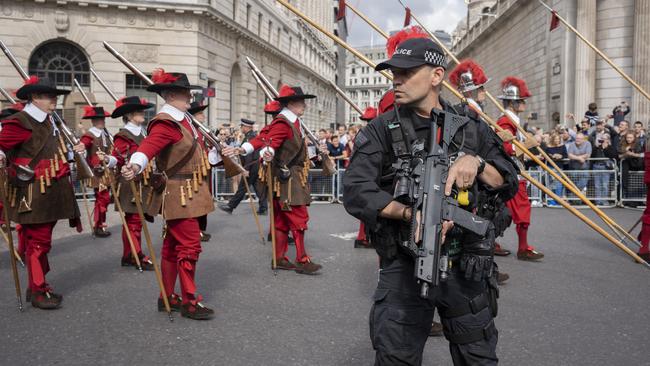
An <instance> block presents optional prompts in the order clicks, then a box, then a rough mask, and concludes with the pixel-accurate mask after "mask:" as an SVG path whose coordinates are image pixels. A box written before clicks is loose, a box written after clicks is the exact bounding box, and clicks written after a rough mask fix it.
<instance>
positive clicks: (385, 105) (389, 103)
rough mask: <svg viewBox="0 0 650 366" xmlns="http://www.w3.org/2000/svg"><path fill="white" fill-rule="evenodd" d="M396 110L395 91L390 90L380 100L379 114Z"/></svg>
mask: <svg viewBox="0 0 650 366" xmlns="http://www.w3.org/2000/svg"><path fill="white" fill-rule="evenodd" d="M393 108H395V90H393V89H390V90H389V91H387V92H386V93H384V95H383V96H382V97H381V99H379V105H378V106H377V113H378V114H382V113H386V112H388V111H390V110H392V109H393Z"/></svg>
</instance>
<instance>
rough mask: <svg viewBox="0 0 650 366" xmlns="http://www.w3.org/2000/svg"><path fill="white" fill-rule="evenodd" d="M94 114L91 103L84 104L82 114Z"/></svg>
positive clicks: (88, 115)
mask: <svg viewBox="0 0 650 366" xmlns="http://www.w3.org/2000/svg"><path fill="white" fill-rule="evenodd" d="M94 115H95V107H93V106H91V105H86V106H84V116H86V117H90V116H94Z"/></svg>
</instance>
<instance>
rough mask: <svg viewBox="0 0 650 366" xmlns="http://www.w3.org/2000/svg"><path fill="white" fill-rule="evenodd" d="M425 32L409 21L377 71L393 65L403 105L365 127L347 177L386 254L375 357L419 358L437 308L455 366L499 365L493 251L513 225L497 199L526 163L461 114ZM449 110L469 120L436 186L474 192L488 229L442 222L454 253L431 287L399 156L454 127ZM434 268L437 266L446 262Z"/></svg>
mask: <svg viewBox="0 0 650 366" xmlns="http://www.w3.org/2000/svg"><path fill="white" fill-rule="evenodd" d="M426 37H427V36H426V34H424V33H423V32H421V31H420V30H413V29H408V30H405V31H402V32H400V33H398V34H396V35H394V36H393V37H392V38H393V39H392V40H389V42H388V43H389V44H394V45H397V46H394V47H396V48H397V49H396V50H394V52H391V51H392V50H388V51H389V52H388V54H389V57H391V58H390V59H389V60H388V61H386V62H383V63H381V64H379V65H378V66H377V68H376V70H377V71H380V70H384V69H390V70H391V71H392V73H393V77H394V80H393V84H394V89H395V104H396V105H395V109H394V110H393V111H390V112H387V113H384V114H382V115H380V116H378V117H377V118H375V119H374V120H373V121H372V122H370V123H369V124H368V126H367V127H365V128H364V129H363V130H362V131H361V132H360V133H359V134H358V135H357V138H356V142H355V152H354V154H353V156H352V159H351V162H350V165H349V167H348V169H347V171H346V174H345V177H344V180H343V187H344V204H345V208H346V210H347V211H348V212H349V213H350V214H352V215H353V216H355V217H356V218H358V219H360V220H362V221H364V222H365V223H366V224H367V225H368V227H369V229H370V232H371V240H372V242H373V243H374V245H375V249H376V250H377V253H378V254H379V256H380V272H379V282H378V285H377V289H376V291H375V294H374V304H373V306H372V309H371V311H370V337H371V341H372V344H373V348H374V349H375V351H376V358H375V365H420V364H421V363H422V351H423V349H424V345H425V343H426V340H427V336H428V334H429V331H430V330H431V322H432V318H433V313H434V308H438V311H439V313H440V316H441V320H442V323H443V330H444V334H445V337H446V338H447V339H448V341H449V342H450V351H451V357H452V359H453V361H454V364H455V365H479V364H480V365H495V364H497V362H498V359H497V356H496V344H497V338H498V336H497V330H496V328H495V325H494V320H493V318H494V316H496V310H497V309H496V296H497V286H496V279H495V277H496V269H495V266H494V264H493V261H492V259H493V251H494V236H495V234H498V232H499V231H500V230H503V229H504V228H503V226H504V224H503V223H500V221H501V220H499V217H500V216H501V214H500V213H499V212H494V211H495V210H493V209H492V207H495V206H494V205H493V202H492V201H493V200H494V199H496V198H497V197H498V198H501V199H506V200H507V199H509V198H511V197H513V196H514V194H515V193H516V190H517V171H516V167H515V165H514V164H513V163H512V161H511V160H510V159H509V157H508V156H507V155H506V153H505V152H504V150H503V148H502V146H501V143H500V140H499V138H498V137H497V135H496V134H495V133H494V132H493V131H492V130H491V129H490V128H489V127H488V126H487V125H486V124H485V123H483V122H480V121H477V120H475V119H470V118H468V117H461V116H456V114H457V112H456V110H454V109H453V107H451V105H450V104H448V103H447V102H446V101H444V100H443V99H441V98H440V92H441V86H442V82H443V80H444V77H445V70H446V66H447V65H446V60H445V57H444V54H443V51H442V50H441V49H440V47H438V46H437V45H436V44H435V43H434V42H433V41H431V40H430V39H428V38H426ZM391 41H392V42H391ZM445 115H446V116H447V117H450V116H451V117H453V119H454V120H455V121H458V120H462V121H464V122H463V123H461V124H460V127H458V128H457V130H456V131H455V133H453V134H451V136H452V137H453V138H452V139H450V142H449V144H448V146H443V145H445V144H441V145H437V146H441V147H444V148H445V149H446V150H447V154H448V156H449V161H450V163H449V164H450V166H449V168H448V171H446V173H447V179H446V183H445V185H444V186H440V185H439V184H437V185H436V183H433V184H431V186H434V185H435V186H436V189H442V190H444V194H445V195H446V196H451V195H452V193H453V192H463V191H468V192H470V194H469V197H470V200H469V201H472V203H470V207H471V210H472V211H473V212H475V213H476V215H478V216H480V218H484V219H487V220H483V221H484V222H485V221H487V222H489V225H487V230H484V233H485V234H484V235H477V234H474V233H473V232H470V231H468V230H464V229H461V228H459V225H458V221H457V222H456V225H454V223H453V222H452V221H445V222H441V225H440V226H437V225H436V227H440V228H441V230H440V231H439V232H436V233H435V235H437V238H439V242H440V243H443V244H442V246H441V248H442V251H444V252H445V257H444V258H441V259H440V263H444V264H445V267H447V268H448V269H447V270H446V271H445V272H444V275H441V276H440V278H441V279H440V281H439V282H438V283H437V284H436V283H432V284H430V285H431V287H430V289H429V291H423V289H425V288H426V287H427V286H428V285H427V284H423V283H422V282H423V281H419V282H418V281H416V279H415V276H414V274H416V267H418V269H420V268H421V267H419V265H420V264H419V263H420V259H421V258H419V257H418V256H419V255H422V253H420V254H419V255H418V254H415V255H414V252H415V253H418V251H417V248H416V249H415V250H414V248H413V247H412V246H409V245H406V244H405V243H410V242H413V239H412V238H413V234H412V233H413V229H412V227H413V222H417V221H416V220H417V218H419V217H421V216H423V215H424V214H425V213H426V212H422V211H418V210H417V209H416V210H415V211H416V212H413V211H414V210H413V209H412V207H417V206H411V205H409V204H408V203H407V204H405V203H404V202H403V201H402V200H400V199H395V198H394V196H397V194H395V193H396V189H395V186H396V185H399V184H397V183H398V181H399V180H400V177H403V176H404V172H402V171H400V168H399V164H396V163H398V162H399V161H403V160H404V159H408V158H409V157H408V155H410V154H412V151H413V152H414V151H415V150H416V149H415V148H414V146H416V145H420V146H422V145H423V146H429V141H430V140H431V139H432V138H431V137H430V132H431V128H432V126H433V125H432V123H438V125H437V126H439V127H441V128H438V129H437V130H438V131H445V128H446V127H445V126H444V125H442V124H441V122H442V120H444V124H445V125H446V124H447V123H448V121H450V119H449V118H442V116H445ZM432 121H433V122H432ZM449 123H451V122H449ZM445 133H446V132H445ZM445 133H441V135H445ZM441 135H438V141H440V137H441ZM434 138H435V137H434ZM422 141H424V143H422ZM433 145H434V144H432V146H433ZM437 151H438V149H436V152H437ZM420 156H421V155H420ZM406 165H407V166H408V165H409V164H406ZM441 183H442V182H441ZM438 186H440V188H438ZM424 188H425V189H426V188H427V187H424ZM432 191H433V189H432ZM447 198H448V197H447ZM459 201H460V200H459ZM429 210H432V208H429ZM461 210H462V209H461ZM463 212H465V214H470V213H469V212H467V211H463ZM414 215H415V216H414ZM414 217H415V218H416V220H414ZM473 217H474V216H473ZM478 221H480V220H478ZM424 222H427V221H424ZM505 226H507V225H505ZM418 227H419V226H418ZM424 229H425V230H426V229H427V228H426V226H425V227H424ZM415 242H418V239H417V237H416V239H415ZM422 242H424V241H422ZM416 257H418V258H417V259H415V258H416ZM441 268H442V266H441ZM433 271H434V272H435V273H438V269H437V268H435V269H433ZM425 282H426V281H425Z"/></svg>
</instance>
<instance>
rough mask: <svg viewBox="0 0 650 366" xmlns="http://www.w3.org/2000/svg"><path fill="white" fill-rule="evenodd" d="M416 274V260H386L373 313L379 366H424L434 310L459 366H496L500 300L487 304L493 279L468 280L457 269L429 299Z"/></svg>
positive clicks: (371, 325) (376, 359) (454, 361)
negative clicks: (422, 290)
mask: <svg viewBox="0 0 650 366" xmlns="http://www.w3.org/2000/svg"><path fill="white" fill-rule="evenodd" d="M413 274H414V261H413V260H412V259H410V258H403V257H398V258H397V259H394V260H392V261H382V268H381V270H380V275H379V283H378V285H377V290H376V291H375V294H374V304H373V306H372V309H371V310H370V339H371V341H372V345H373V348H374V349H375V351H376V355H375V365H376V366H387V365H391V366H396V365H421V364H422V352H423V350H424V345H425V344H426V341H427V338H428V335H429V331H430V330H431V324H432V321H433V313H434V309H435V308H437V309H438V312H439V314H440V319H441V321H442V325H443V330H444V334H445V338H447V340H448V341H449V351H450V352H451V358H452V360H453V363H454V365H456V366H461V365H462V366H464V365H496V364H497V363H498V358H497V356H496V346H497V339H498V332H497V330H496V328H495V326H494V320H493V310H496V309H495V308H496V299H495V298H493V301H490V300H489V299H488V297H489V295H488V288H489V285H488V280H487V279H484V280H481V281H472V280H467V279H465V278H464V276H463V275H462V273H460V272H459V271H457V270H452V271H450V274H449V277H448V278H447V280H446V281H444V282H441V283H440V285H439V286H438V287H435V288H431V289H430V291H429V298H428V299H424V298H421V297H420V285H419V284H418V283H417V282H416V281H415V279H414V277H413ZM493 308H494V309H493ZM494 314H496V311H495V313H494Z"/></svg>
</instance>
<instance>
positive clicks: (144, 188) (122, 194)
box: [115, 128, 153, 214]
mask: <svg viewBox="0 0 650 366" xmlns="http://www.w3.org/2000/svg"><path fill="white" fill-rule="evenodd" d="M118 138H123V139H126V140H129V141H132V142H133V143H134V144H136V145H138V146H140V144H141V143H142V140H144V136H143V135H142V134H140V135H138V136H136V135H134V134H133V133H131V131H129V130H127V129H126V128H122V129H120V131H119V132H118V133H117V134H115V139H118ZM134 152H135V150H133V151H130V150H129V151H126V152H125V156H124V161H128V160H129V159H130V158H131V155H132V154H133V153H134ZM152 165H153V162H150V163H149V165H147V166H146V167H145V169H144V170H143V171H142V176H141V177H140V179H136V181H135V185H136V187H137V189H138V191H139V193H140V202H143V203H144V204H145V205H146V204H147V203H150V202H151V200H152V199H153V189H152V187H151V184H150V183H151V180H150V177H151V171H152ZM116 190H117V197H116V199H118V200H119V201H120V205H121V206H122V210H123V211H124V212H125V213H129V214H137V213H138V207H137V206H136V204H135V197H133V191H132V190H131V185H130V183H129V182H128V181H127V180H126V179H124V178H122V176H121V175H120V176H119V177H118V178H117V188H116ZM115 211H117V206H115Z"/></svg>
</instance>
